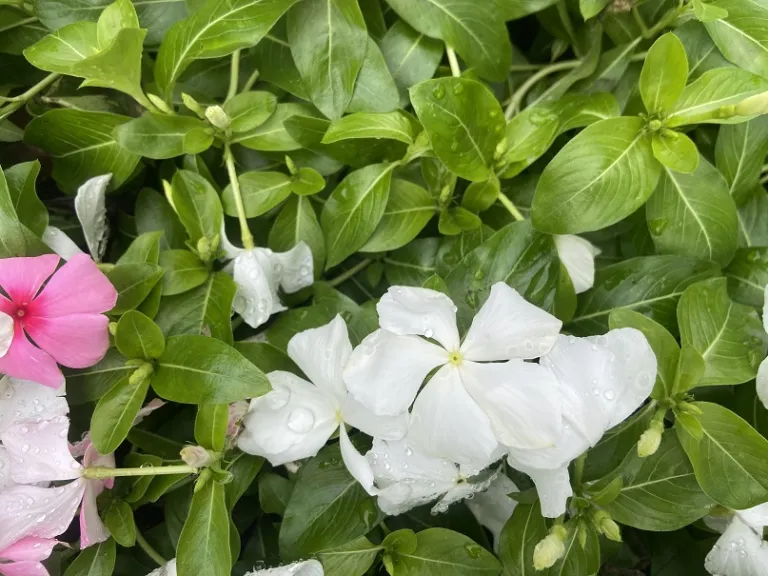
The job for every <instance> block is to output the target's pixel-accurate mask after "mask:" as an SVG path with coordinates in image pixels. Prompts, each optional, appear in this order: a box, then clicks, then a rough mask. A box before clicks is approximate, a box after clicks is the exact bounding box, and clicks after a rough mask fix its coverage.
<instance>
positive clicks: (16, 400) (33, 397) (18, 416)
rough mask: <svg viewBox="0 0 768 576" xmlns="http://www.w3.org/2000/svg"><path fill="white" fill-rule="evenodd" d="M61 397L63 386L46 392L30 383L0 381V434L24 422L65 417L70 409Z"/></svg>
mask: <svg viewBox="0 0 768 576" xmlns="http://www.w3.org/2000/svg"><path fill="white" fill-rule="evenodd" d="M64 394H65V387H64V386H59V387H58V388H49V387H48V386H42V385H40V384H38V383H37V382H30V381H29V380H19V379H17V378H10V377H8V376H2V377H0V434H2V433H3V432H4V431H5V430H6V429H8V428H9V427H10V426H12V425H13V424H18V423H20V422H22V421H25V420H32V421H40V420H48V419H51V418H53V417H55V416H66V415H67V413H69V406H67V401H66V399H65V398H64Z"/></svg>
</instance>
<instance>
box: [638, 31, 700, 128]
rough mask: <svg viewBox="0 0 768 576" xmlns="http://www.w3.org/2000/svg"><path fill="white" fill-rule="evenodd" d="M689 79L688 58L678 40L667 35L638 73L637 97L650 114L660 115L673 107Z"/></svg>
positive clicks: (659, 40)
mask: <svg viewBox="0 0 768 576" xmlns="http://www.w3.org/2000/svg"><path fill="white" fill-rule="evenodd" d="M687 79H688V58H687V56H686V54H685V48H684V47H683V43H682V42H680V39H679V38H678V37H677V36H675V35H674V34H672V33H671V32H670V33H667V34H664V35H663V36H662V37H661V38H659V39H658V40H656V42H654V43H653V46H651V49H650V50H648V55H647V56H646V57H645V63H644V64H643V70H642V72H640V85H639V87H640V95H641V96H642V98H643V103H644V104H645V109H646V110H647V111H648V112H649V113H650V114H663V113H665V112H667V111H668V110H669V109H671V108H672V106H674V104H675V102H677V99H678V98H679V97H680V94H682V92H683V89H684V88H685V82H686V80H687Z"/></svg>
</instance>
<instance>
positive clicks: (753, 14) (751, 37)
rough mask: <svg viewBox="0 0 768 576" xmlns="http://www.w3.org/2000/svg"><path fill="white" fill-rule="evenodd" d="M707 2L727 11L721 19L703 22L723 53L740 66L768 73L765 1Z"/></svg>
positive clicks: (725, 0) (724, 0)
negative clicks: (764, 22) (764, 23)
mask: <svg viewBox="0 0 768 576" xmlns="http://www.w3.org/2000/svg"><path fill="white" fill-rule="evenodd" d="M710 6H711V7H712V8H714V9H718V10H725V11H727V12H728V14H727V15H726V16H723V17H722V20H717V21H714V22H707V23H706V24H705V26H706V27H707V32H709V35H710V36H712V40H714V42H715V44H717V47H718V48H719V49H720V51H721V52H722V53H723V55H724V56H725V57H726V58H727V59H728V60H730V61H731V62H733V63H734V64H736V65H737V66H739V67H740V68H744V69H745V70H749V71H750V72H754V73H755V74H758V75H760V76H763V77H768V31H766V29H765V26H764V25H763V21H764V20H765V18H766V17H767V16H768V5H766V3H765V2H763V1H758V2H744V1H742V0H717V1H716V2H712V3H711V4H710Z"/></svg>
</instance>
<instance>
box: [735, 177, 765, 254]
mask: <svg viewBox="0 0 768 576" xmlns="http://www.w3.org/2000/svg"><path fill="white" fill-rule="evenodd" d="M737 209H738V216H739V245H740V246H742V247H748V246H768V218H763V217H762V215H763V214H765V213H766V212H765V210H768V193H766V191H765V188H763V187H762V186H755V187H754V188H753V189H752V190H751V192H750V193H749V194H748V195H747V199H746V201H745V202H744V204H742V205H741V206H739V207H738V208H737Z"/></svg>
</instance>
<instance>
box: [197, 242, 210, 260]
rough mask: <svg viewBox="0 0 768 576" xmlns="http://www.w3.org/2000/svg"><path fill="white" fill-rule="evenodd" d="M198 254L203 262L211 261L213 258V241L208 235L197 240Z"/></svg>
mask: <svg viewBox="0 0 768 576" xmlns="http://www.w3.org/2000/svg"><path fill="white" fill-rule="evenodd" d="M197 254H198V256H200V260H202V261H203V262H210V261H211V260H212V259H213V249H212V246H211V241H210V240H209V239H208V238H207V237H206V236H203V237H202V238H200V239H199V240H198V241H197Z"/></svg>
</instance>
